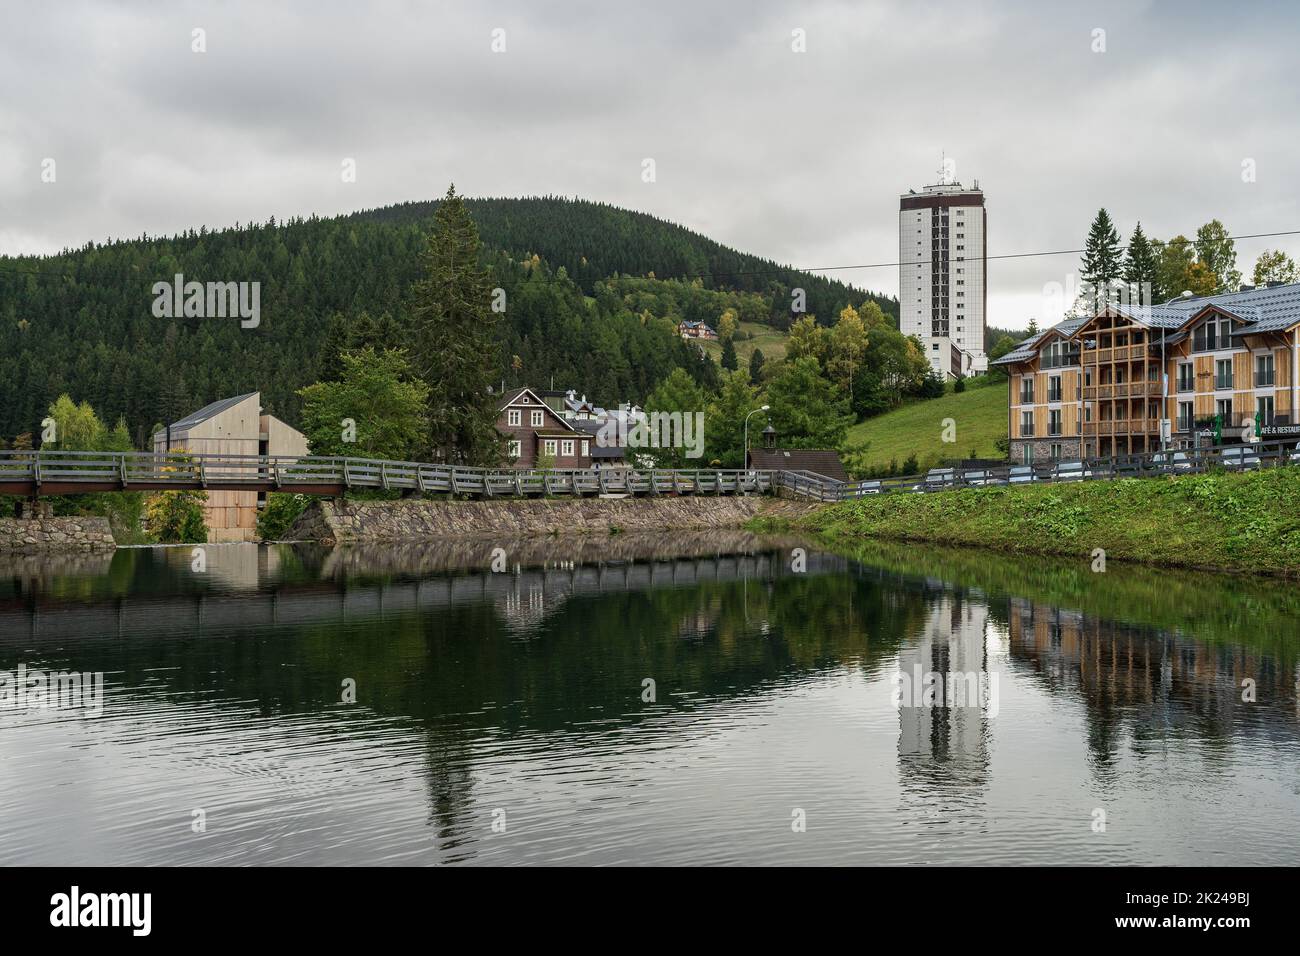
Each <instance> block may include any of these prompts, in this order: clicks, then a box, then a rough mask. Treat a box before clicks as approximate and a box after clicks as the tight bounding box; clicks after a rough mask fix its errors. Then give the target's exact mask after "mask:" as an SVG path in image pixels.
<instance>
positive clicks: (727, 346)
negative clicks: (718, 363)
mask: <svg viewBox="0 0 1300 956" xmlns="http://www.w3.org/2000/svg"><path fill="white" fill-rule="evenodd" d="M722 367H723V368H724V369H726V370H727V371H728V372H734V371H736V369H738V368H740V363H739V362H738V361H737V360H736V346H735V344H734V343H733V342H732V341H731V337H730V336H728V337H727V338H725V339H723V340H722Z"/></svg>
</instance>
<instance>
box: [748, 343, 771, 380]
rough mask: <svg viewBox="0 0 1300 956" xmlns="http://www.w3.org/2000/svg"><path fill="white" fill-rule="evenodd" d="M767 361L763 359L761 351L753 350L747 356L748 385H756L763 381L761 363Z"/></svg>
mask: <svg viewBox="0 0 1300 956" xmlns="http://www.w3.org/2000/svg"><path fill="white" fill-rule="evenodd" d="M765 361H767V360H766V359H765V358H764V357H763V350H762V349H754V351H753V352H751V353H750V355H749V384H751V385H758V384H759V383H760V382H761V381H762V380H763V363H764V362H765Z"/></svg>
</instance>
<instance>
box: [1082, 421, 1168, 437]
mask: <svg viewBox="0 0 1300 956" xmlns="http://www.w3.org/2000/svg"><path fill="white" fill-rule="evenodd" d="M1159 434H1160V419H1158V418H1112V419H1108V420H1107V421H1092V422H1084V423H1083V435H1084V437H1085V438H1099V437H1109V436H1113V435H1159Z"/></svg>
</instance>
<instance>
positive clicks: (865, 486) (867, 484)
mask: <svg viewBox="0 0 1300 956" xmlns="http://www.w3.org/2000/svg"><path fill="white" fill-rule="evenodd" d="M881 490H882V489H881V486H880V482H879V481H863V482H859V483H858V484H856V485H849V486H848V487H846V488H845V489H844V492H845V494H846V495H847V496H848V497H850V498H863V497H865V496H867V495H878V494H880V492H881Z"/></svg>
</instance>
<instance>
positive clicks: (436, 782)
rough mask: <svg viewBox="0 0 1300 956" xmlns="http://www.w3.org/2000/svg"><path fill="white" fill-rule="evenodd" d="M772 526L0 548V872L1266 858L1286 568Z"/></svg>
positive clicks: (1291, 804) (1285, 857)
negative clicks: (894, 542) (1276, 576)
mask: <svg viewBox="0 0 1300 956" xmlns="http://www.w3.org/2000/svg"><path fill="white" fill-rule="evenodd" d="M497 548H500V549H501V550H500V551H494V549H497ZM797 548H800V545H799V543H798V542H793V541H782V540H773V539H760V538H756V537H752V536H749V535H745V534H740V533H736V534H719V533H711V534H709V535H707V536H691V535H684V536H676V537H671V538H668V537H661V538H654V539H644V538H638V537H635V536H629V535H616V536H614V537H610V538H601V539H574V540H569V541H566V540H564V539H555V538H551V539H545V540H540V541H539V540H534V541H525V542H512V541H483V542H473V543H464V542H461V543H457V544H446V543H440V544H421V545H394V546H386V547H382V548H374V549H369V548H350V549H340V550H335V551H330V550H326V549H319V548H311V547H293V546H287V545H279V546H268V547H257V546H254V545H224V546H215V545H214V546H209V547H208V548H206V550H205V554H204V557H205V558H206V567H203V568H202V569H201V570H195V569H194V566H195V556H194V555H192V553H191V551H190V549H189V548H183V549H179V548H171V549H128V550H121V551H119V552H117V553H116V554H115V555H113V556H112V557H111V558H110V557H79V558H76V559H55V558H19V559H13V558H9V559H4V560H3V561H2V562H0V863H3V864H15V863H27V864H142V863H143V864H275V863H294V864H503V863H509V864H519V863H523V864H526V863H582V864H620V863H628V864H684V863H708V864H740V863H743V864H782V863H862V864H924V863H949V864H954V863H955V864H1026V863H1047V864H1052V863H1084V864H1121V863H1138V864H1156V863H1169V864H1191V863H1200V864H1230V863H1240V864H1261V863H1268V864H1294V863H1296V862H1297V861H1298V860H1300V834H1298V833H1297V829H1296V821H1297V819H1300V759H1298V758H1300V711H1298V709H1297V693H1296V688H1297V681H1298V680H1300V671H1298V665H1297V648H1298V647H1300V637H1298V636H1297V629H1298V628H1300V623H1298V622H1300V591H1297V589H1296V588H1295V587H1293V586H1289V585H1282V584H1277V583H1267V582H1252V581H1248V580H1244V579H1242V578H1239V577H1238V578H1232V579H1228V578H1218V577H1214V576H1208V575H1194V574H1189V573H1185V572H1157V571H1150V570H1142V569H1134V568H1125V567H1121V566H1118V565H1115V564H1113V563H1112V565H1111V566H1110V568H1109V570H1108V571H1106V572H1105V573H1102V574H1094V573H1092V572H1091V571H1090V570H1089V567H1088V564H1087V562H1074V563H1054V562H1048V561H1044V560H1042V559H1018V560H1004V559H1001V558H998V557H997V556H994V555H989V554H980V553H974V552H954V551H943V550H934V549H926V548H920V547H902V546H873V547H870V548H866V549H864V550H862V551H860V552H858V553H855V554H853V555H851V556H846V555H840V554H831V553H827V552H824V551H819V550H817V549H816V548H813V547H808V546H806V545H805V546H802V548H801V549H800V550H796V549H797ZM494 560H495V562H496V566H497V567H498V568H499V569H501V570H499V571H493V570H491V568H492V566H493V562H494ZM57 672H67V674H66V676H64V677H63V679H62V682H61V683H60V681H58V680H56V679H55V678H54V677H53V676H52V675H54V674H55V673H57ZM96 674H102V685H101V684H99V683H97V679H96V678H95V677H94V675H96ZM933 675H937V676H933ZM20 677H21V682H20ZM74 678H75V679H82V680H83V683H82V684H81V685H80V687H78V686H77V685H76V684H75V683H74ZM20 683H21V684H22V687H19V684H20ZM936 685H937V689H935V687H936ZM43 687H46V688H49V690H48V692H47V693H46V694H45V696H42V695H41V693H40V691H41V688H43ZM96 688H102V694H98V695H97V692H96ZM60 695H61V696H60ZM55 703H57V704H60V705H61V706H50V705H52V704H55Z"/></svg>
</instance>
